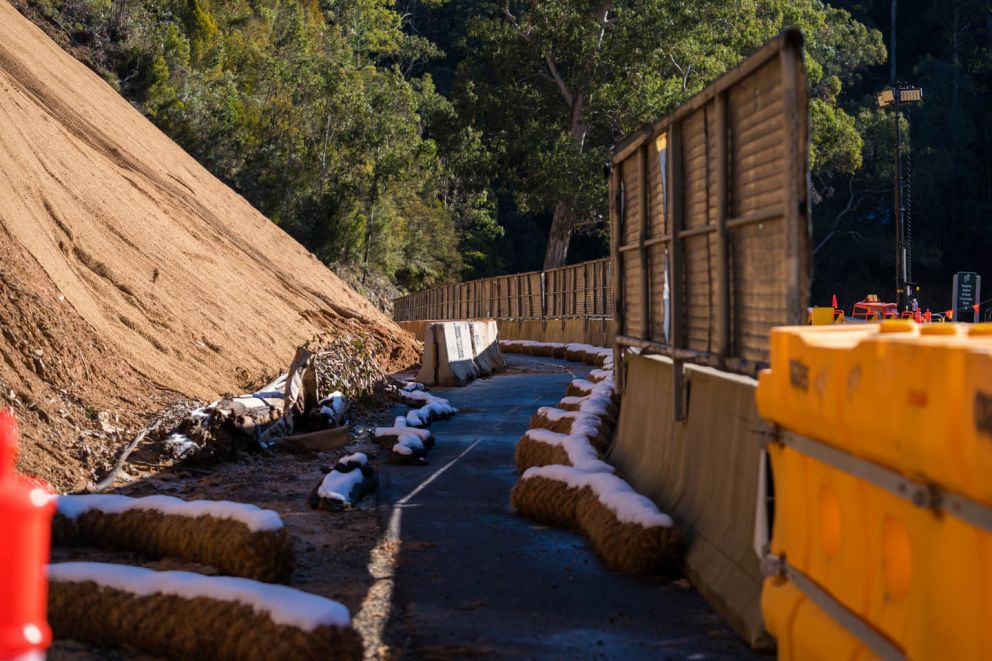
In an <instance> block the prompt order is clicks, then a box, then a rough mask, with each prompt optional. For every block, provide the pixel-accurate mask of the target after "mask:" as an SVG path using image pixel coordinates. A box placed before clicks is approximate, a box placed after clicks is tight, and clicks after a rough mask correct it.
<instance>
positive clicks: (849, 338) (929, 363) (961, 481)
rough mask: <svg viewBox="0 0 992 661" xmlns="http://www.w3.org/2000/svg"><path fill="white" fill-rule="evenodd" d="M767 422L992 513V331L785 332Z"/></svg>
mask: <svg viewBox="0 0 992 661" xmlns="http://www.w3.org/2000/svg"><path fill="white" fill-rule="evenodd" d="M771 348H772V351H771V353H772V357H771V371H766V372H764V373H762V374H761V376H760V379H759V388H758V391H757V401H758V410H759V412H760V413H761V415H762V417H764V418H766V419H768V420H771V421H772V422H775V423H778V424H779V425H781V426H782V427H784V428H786V429H789V430H792V431H794V432H797V433H799V434H803V435H805V436H810V437H812V438H817V439H820V440H822V441H824V442H826V443H829V444H831V445H833V446H835V447H838V448H841V449H844V450H845V451H847V452H850V453H852V454H854V455H857V456H860V457H864V458H866V459H869V460H871V461H874V462H877V463H880V464H882V465H885V466H888V467H890V468H893V469H895V470H898V471H901V472H903V473H905V474H906V475H909V476H916V477H919V478H920V479H923V480H925V481H931V482H934V483H935V484H938V485H940V486H941V487H943V488H945V489H949V490H952V491H956V492H959V493H962V494H964V495H966V496H969V497H971V498H974V499H976V500H979V501H982V502H984V503H986V504H989V505H992V479H990V478H989V476H992V328H990V327H989V325H987V324H979V325H976V326H974V327H971V328H964V327H962V326H959V325H956V324H938V325H933V326H924V327H919V326H917V325H916V324H914V323H913V322H912V321H908V320H906V321H903V320H897V321H896V320H894V321H887V322H883V323H882V324H880V325H876V324H857V325H854V324H848V325H843V326H828V327H816V326H814V327H809V326H794V327H783V328H776V329H774V330H773V331H772V338H771Z"/></svg>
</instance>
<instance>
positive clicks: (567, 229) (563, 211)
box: [544, 202, 575, 271]
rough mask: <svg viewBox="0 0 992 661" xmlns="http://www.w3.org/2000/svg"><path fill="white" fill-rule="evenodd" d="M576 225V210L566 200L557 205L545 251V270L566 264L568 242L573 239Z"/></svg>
mask: <svg viewBox="0 0 992 661" xmlns="http://www.w3.org/2000/svg"><path fill="white" fill-rule="evenodd" d="M574 225H575V212H574V211H573V210H572V208H571V207H569V206H568V204H566V203H565V202H559V203H558V204H556V205H555V213H554V217H553V219H552V221H551V233H550V234H549V235H548V248H547V250H546V251H545V253H544V270H545V271H547V270H548V269H554V268H558V267H559V266H565V259H566V258H567V257H568V244H569V243H570V242H571V240H572V228H573V227H574Z"/></svg>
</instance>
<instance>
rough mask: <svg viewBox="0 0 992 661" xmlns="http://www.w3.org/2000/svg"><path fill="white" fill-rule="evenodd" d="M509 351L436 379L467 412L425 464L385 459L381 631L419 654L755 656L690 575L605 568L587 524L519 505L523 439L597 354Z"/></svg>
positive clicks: (406, 652)
mask: <svg viewBox="0 0 992 661" xmlns="http://www.w3.org/2000/svg"><path fill="white" fill-rule="evenodd" d="M507 358H508V361H509V363H510V367H511V369H510V371H509V372H508V373H507V374H503V375H499V376H496V377H493V378H490V379H483V380H479V381H476V382H474V383H472V384H470V385H469V386H468V387H465V388H456V389H436V391H437V392H438V394H441V396H443V397H446V398H448V399H449V401H451V403H452V404H453V405H454V406H456V407H458V408H459V409H461V413H460V414H459V415H458V416H456V417H454V418H453V419H451V420H448V421H442V422H436V423H434V425H433V426H432V428H431V429H432V431H433V433H434V435H435V437H436V438H437V447H436V448H435V450H434V451H433V452H432V453H431V455H430V465H429V466H424V467H415V466H388V467H386V468H385V469H384V470H383V471H382V475H381V477H382V485H381V486H382V491H381V497H382V498H383V499H384V501H385V502H386V503H389V504H391V505H392V506H393V507H392V510H391V519H390V525H389V530H390V532H389V533H387V535H391V536H392V539H391V541H390V540H387V543H385V544H384V545H383V548H384V549H387V550H388V552H389V553H390V554H392V560H391V563H392V564H389V569H388V571H387V572H385V574H388V575H389V576H390V579H389V581H388V590H386V591H385V592H384V593H383V595H384V600H385V603H386V604H387V606H386V610H388V611H389V616H388V623H387V624H386V626H385V633H384V642H386V643H387V644H388V645H389V647H390V648H391V649H392V651H393V652H394V653H397V652H398V653H399V654H400V655H401V656H402V657H403V658H418V659H449V658H494V657H495V658H514V659H519V658H523V659H528V658H532V659H552V658H568V659H578V658H581V659H593V658H595V659H669V658H670V659H718V658H752V657H756V655H755V654H754V653H752V652H750V651H749V650H748V649H747V648H746V647H745V646H744V645H743V644H742V643H741V642H740V641H738V639H737V638H736V637H735V636H734V635H733V634H732V633H731V632H730V631H729V629H727V627H726V626H725V625H724V624H723V623H722V622H721V620H720V618H719V617H718V616H717V615H716V614H714V613H713V612H712V611H711V610H710V609H709V608H708V606H707V605H706V603H705V602H704V601H703V599H702V597H700V595H699V594H698V593H697V592H696V591H695V590H693V589H691V588H690V587H688V584H687V583H686V582H685V581H675V582H668V581H645V580H638V579H633V578H629V577H626V576H623V575H621V574H617V573H615V572H612V571H609V570H607V569H605V568H604V567H603V566H602V564H600V562H599V561H598V559H597V558H596V556H595V554H594V553H593V552H592V551H591V550H590V548H589V547H588V545H587V544H586V542H585V540H584V538H583V537H582V536H581V535H579V534H575V533H571V532H566V531H560V530H554V529H549V528H544V527H541V526H536V525H532V524H530V523H529V522H527V521H526V520H524V519H523V518H521V517H519V516H517V515H515V514H513V513H512V512H510V509H509V495H510V490H511V489H512V487H513V484H514V483H515V482H516V479H517V473H516V470H515V468H514V466H513V450H514V445H515V443H516V442H517V440H518V439H519V438H520V436H521V435H522V434H523V432H524V431H525V430H526V429H527V427H528V420H529V418H530V416H531V415H532V414H533V413H534V411H535V410H536V409H537V408H538V407H539V406H545V405H554V404H555V403H557V402H558V400H559V399H561V397H562V396H564V393H565V388H566V386H567V384H568V382H569V380H571V379H572V378H575V377H577V376H584V375H585V374H586V373H588V371H589V369H590V368H589V367H588V366H585V365H579V364H576V363H566V362H564V361H555V360H550V359H542V358H533V357H527V356H517V355H508V356H507ZM385 574H384V575H385Z"/></svg>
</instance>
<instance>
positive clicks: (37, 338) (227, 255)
mask: <svg viewBox="0 0 992 661" xmlns="http://www.w3.org/2000/svg"><path fill="white" fill-rule="evenodd" d="M0 329H2V330H3V333H2V337H0V359H2V360H0V394H2V395H3V397H0V403H3V401H4V398H6V399H7V400H8V401H7V403H13V404H15V407H19V408H20V409H23V410H24V411H27V413H25V412H22V411H19V412H21V413H22V415H21V417H22V420H23V422H22V424H23V425H24V426H25V436H26V437H27V443H26V445H27V447H25V449H24V452H23V457H22V462H21V463H22V466H23V467H25V468H26V469H27V470H34V471H35V472H40V473H42V474H43V475H44V476H45V477H48V478H49V479H53V480H55V481H56V482H57V483H65V482H66V481H67V480H68V481H71V480H73V479H75V480H77V481H78V478H79V475H78V474H74V473H72V471H71V470H69V469H67V468H64V467H58V466H55V465H54V464H53V462H52V460H53V459H55V462H56V463H64V462H66V461H69V462H71V461H75V460H77V459H78V458H79V457H78V456H77V455H79V454H80V453H82V454H86V452H88V451H89V450H79V449H78V447H77V448H76V449H75V450H72V449H70V448H69V447H68V446H67V443H68V444H69V445H71V444H73V443H75V444H76V446H78V445H79V443H80V438H83V439H84V440H85V437H86V436H87V433H88V432H87V429H88V428H94V429H96V428H97V427H96V420H95V418H96V415H95V414H96V413H97V412H99V411H104V410H106V411H110V412H117V413H121V414H123V415H124V416H125V422H124V423H123V426H125V427H127V426H129V425H131V424H137V422H136V421H137V419H138V414H139V413H140V412H141V411H143V410H144V411H147V408H148V407H150V406H152V405H154V404H157V403H162V402H164V401H166V400H168V399H170V398H175V396H176V395H177V394H181V395H186V396H189V397H193V398H200V399H210V398H214V397H216V396H217V395H218V394H220V393H224V392H231V391H237V390H238V389H239V374H240V375H242V378H243V375H244V374H246V373H247V374H250V375H255V374H259V373H262V372H268V373H273V372H276V371H278V370H279V369H282V368H284V367H285V365H286V364H287V363H288V362H289V360H290V358H291V357H292V353H293V350H294V348H295V346H296V345H297V344H298V343H300V342H301V341H303V340H305V339H307V338H309V337H311V336H313V335H314V334H316V333H318V332H332V333H346V332H356V331H363V332H365V333H371V334H373V335H375V336H376V337H377V338H378V339H379V340H380V341H382V342H383V343H384V344H385V345H386V346H387V351H386V353H387V354H388V355H384V356H383V359H384V362H387V363H389V365H390V366H391V367H398V366H401V365H403V364H407V363H409V362H411V361H412V360H414V359H415V358H416V354H415V352H414V343H413V339H412V337H410V336H409V335H407V334H405V333H404V332H403V331H401V330H400V329H399V328H398V327H397V326H395V325H394V324H393V323H392V322H391V321H389V320H388V319H387V318H386V317H385V316H384V315H382V314H381V313H380V312H379V311H378V310H376V309H375V308H374V307H373V306H372V305H371V304H370V303H369V302H368V301H366V300H365V299H363V298H362V297H360V296H359V295H358V294H356V293H355V292H354V291H352V290H351V289H349V288H348V287H347V286H346V285H345V284H344V283H343V282H341V281H340V280H339V279H338V278H337V277H336V276H335V275H334V274H333V273H332V272H331V271H330V270H328V269H327V268H326V267H325V266H323V265H322V264H321V263H320V262H318V261H317V260H316V258H314V257H313V256H312V255H311V254H310V253H308V252H307V251H306V250H305V249H304V248H303V247H302V246H300V245H299V244H298V243H296V242H295V241H294V240H293V239H292V238H290V237H289V236H288V235H286V234H285V233H284V232H283V231H282V230H280V229H279V228H278V227H276V226H275V225H273V224H272V223H271V222H269V221H268V220H267V219H266V218H265V217H264V216H262V215H261V214H260V213H258V212H257V211H256V210H255V209H253V208H252V207H251V206H250V205H249V204H248V203H247V202H246V201H245V200H244V199H243V198H241V197H240V196H239V195H237V194H236V193H235V192H233V191H232V190H231V189H229V188H228V187H227V186H225V185H224V184H223V183H221V182H220V181H219V180H217V179H216V178H215V177H213V176H212V175H211V174H210V173H208V172H207V171H206V170H205V169H204V168H203V167H201V166H200V165H199V164H198V163H197V162H196V161H195V160H193V158H191V157H190V156H189V155H187V154H186V153H185V152H184V151H182V150H181V149H180V148H179V147H178V146H177V145H175V144H174V143H173V142H172V141H171V140H169V138H168V137H166V136H165V135H164V134H163V133H161V132H160V131H159V130H158V129H157V128H155V127H154V126H153V125H152V124H151V123H150V122H148V121H147V120H146V119H145V118H144V117H143V116H142V115H141V114H140V113H139V112H137V111H136V110H135V109H134V108H132V107H131V106H130V105H129V104H128V103H127V102H126V101H125V100H124V99H123V98H121V97H120V96H119V95H117V94H116V92H114V91H113V89H111V88H110V87H109V86H108V85H107V84H106V83H104V82H103V81H102V80H101V79H100V78H99V77H98V76H96V75H95V74H94V73H92V72H91V71H90V70H89V69H88V68H86V67H85V66H84V65H83V64H81V63H79V62H77V61H76V60H75V59H73V58H72V57H71V56H70V55H68V54H67V53H65V52H64V51H62V50H61V49H60V48H59V47H58V46H57V45H56V44H55V43H53V42H52V41H51V40H50V39H49V38H48V37H47V36H45V35H44V34H43V33H42V32H41V31H40V30H39V29H38V28H36V27H35V26H34V25H33V24H31V23H30V22H29V21H28V20H27V19H25V18H24V17H22V16H21V15H20V14H19V13H18V12H17V11H16V10H15V9H13V8H12V7H11V6H10V5H9V4H8V3H7V1H6V0H0ZM28 402H32V403H33V404H34V406H33V407H32V406H31V404H29V403H28ZM32 408H33V409H35V411H34V413H33V414H32V413H30V410H31V409H32ZM81 412H82V413H81ZM128 416H131V418H128ZM81 417H82V418H84V419H80V418H81ZM46 418H47V420H46ZM52 418H57V419H56V420H52ZM66 420H69V422H66ZM63 428H64V429H63ZM121 434H122V435H124V432H123V431H122V432H121ZM70 437H72V438H70ZM73 439H74V440H73ZM73 453H75V454H73ZM63 455H64V456H63ZM70 455H72V456H70Z"/></svg>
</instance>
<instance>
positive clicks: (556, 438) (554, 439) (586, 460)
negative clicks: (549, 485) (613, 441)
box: [524, 429, 614, 473]
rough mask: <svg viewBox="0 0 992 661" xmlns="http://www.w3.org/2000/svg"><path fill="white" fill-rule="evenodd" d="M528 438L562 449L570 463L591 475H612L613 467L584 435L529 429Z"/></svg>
mask: <svg viewBox="0 0 992 661" xmlns="http://www.w3.org/2000/svg"><path fill="white" fill-rule="evenodd" d="M524 436H526V437H527V438H529V439H531V440H533V441H537V442H539V443H545V444H546V445H555V446H559V447H561V448H562V449H563V450H565V452H566V454H568V461H569V463H571V464H572V466H574V467H575V468H579V469H581V470H584V471H589V472H591V473H612V472H613V471H614V468H613V466H611V465H609V464H608V463H606V462H605V461H603V460H602V459H600V458H599V454H598V453H597V452H596V449H595V448H594V447H592V445H591V444H590V443H589V438H588V437H587V436H585V435H582V434H576V433H572V434H561V433H558V432H554V431H550V430H548V429H528V430H527V433H526V434H524Z"/></svg>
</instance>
